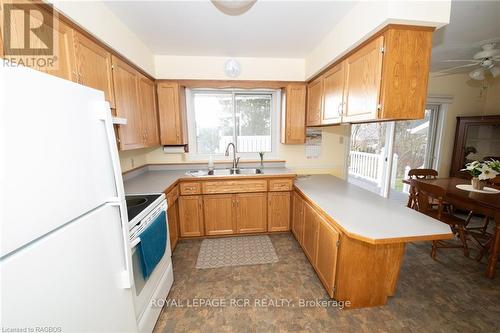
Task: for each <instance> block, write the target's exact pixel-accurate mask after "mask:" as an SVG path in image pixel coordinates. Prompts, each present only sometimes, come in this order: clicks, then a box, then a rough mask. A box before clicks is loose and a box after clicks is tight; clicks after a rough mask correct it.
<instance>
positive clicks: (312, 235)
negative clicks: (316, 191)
mask: <svg viewBox="0 0 500 333" xmlns="http://www.w3.org/2000/svg"><path fill="white" fill-rule="evenodd" d="M317 247H318V217H317V213H316V212H315V211H314V209H313V208H312V207H311V206H310V205H309V204H308V203H307V202H305V203H304V244H303V248H304V252H305V253H306V256H307V257H308V258H309V261H310V262H311V264H312V265H313V266H315V267H316V253H317Z"/></svg>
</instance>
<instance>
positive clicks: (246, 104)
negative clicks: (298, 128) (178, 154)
mask: <svg viewBox="0 0 500 333" xmlns="http://www.w3.org/2000/svg"><path fill="white" fill-rule="evenodd" d="M186 99H187V101H186V102H187V103H186V105H187V117H188V121H187V123H188V126H189V128H188V133H189V147H190V152H189V154H188V159H189V160H198V161H204V160H208V159H209V157H210V155H212V156H213V158H214V159H217V160H227V159H228V158H227V157H225V156H224V152H225V150H226V147H227V145H228V143H230V142H233V143H234V144H235V145H236V152H237V155H238V156H239V157H242V158H243V159H251V160H258V159H259V154H258V153H259V152H264V153H265V157H264V158H265V159H270V158H277V156H278V154H277V143H278V140H279V132H278V131H279V127H278V126H279V125H278V124H279V105H280V101H279V99H280V91H279V90H270V89H258V90H256V89H250V90H248V89H188V90H187V91H186Z"/></svg>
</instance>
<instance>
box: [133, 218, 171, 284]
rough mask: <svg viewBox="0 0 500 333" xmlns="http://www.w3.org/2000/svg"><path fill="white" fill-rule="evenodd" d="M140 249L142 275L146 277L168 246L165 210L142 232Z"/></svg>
mask: <svg viewBox="0 0 500 333" xmlns="http://www.w3.org/2000/svg"><path fill="white" fill-rule="evenodd" d="M140 238H141V241H140V243H139V251H140V258H141V266H142V275H143V276H144V279H146V278H147V277H148V276H149V275H151V273H152V272H153V270H154V269H155V267H156V265H158V263H159V262H160V260H161V258H162V257H163V255H164V254H165V247H166V246H167V220H166V215H165V211H163V212H161V213H160V215H159V216H158V217H157V218H156V219H155V220H154V221H153V222H152V223H151V224H150V225H149V226H148V227H147V228H146V229H145V230H144V231H143V232H141V234H140Z"/></svg>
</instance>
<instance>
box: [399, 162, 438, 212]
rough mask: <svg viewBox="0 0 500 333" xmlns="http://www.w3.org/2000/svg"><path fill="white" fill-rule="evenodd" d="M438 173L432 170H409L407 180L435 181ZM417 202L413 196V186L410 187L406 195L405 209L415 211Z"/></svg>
mask: <svg viewBox="0 0 500 333" xmlns="http://www.w3.org/2000/svg"><path fill="white" fill-rule="evenodd" d="M437 176H438V172H437V171H436V170H434V169H411V170H410V171H408V177H409V179H436V178H437ZM416 205H417V201H416V196H415V190H414V189H413V186H411V185H410V193H409V195H408V203H407V204H406V206H407V207H409V208H413V209H417V207H416Z"/></svg>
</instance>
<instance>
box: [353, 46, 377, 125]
mask: <svg viewBox="0 0 500 333" xmlns="http://www.w3.org/2000/svg"><path fill="white" fill-rule="evenodd" d="M383 46H384V36H380V37H378V38H376V39H375V40H373V41H372V42H370V43H368V44H367V45H365V46H364V47H362V48H361V49H359V50H358V51H356V52H355V53H354V54H353V55H352V56H350V57H348V58H347V60H346V62H345V64H346V65H345V67H346V72H347V75H346V92H347V95H346V108H345V112H344V121H347V122H349V121H363V120H373V119H377V115H378V114H377V112H378V110H379V107H380V106H379V94H380V81H381V80H382V57H383Z"/></svg>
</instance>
